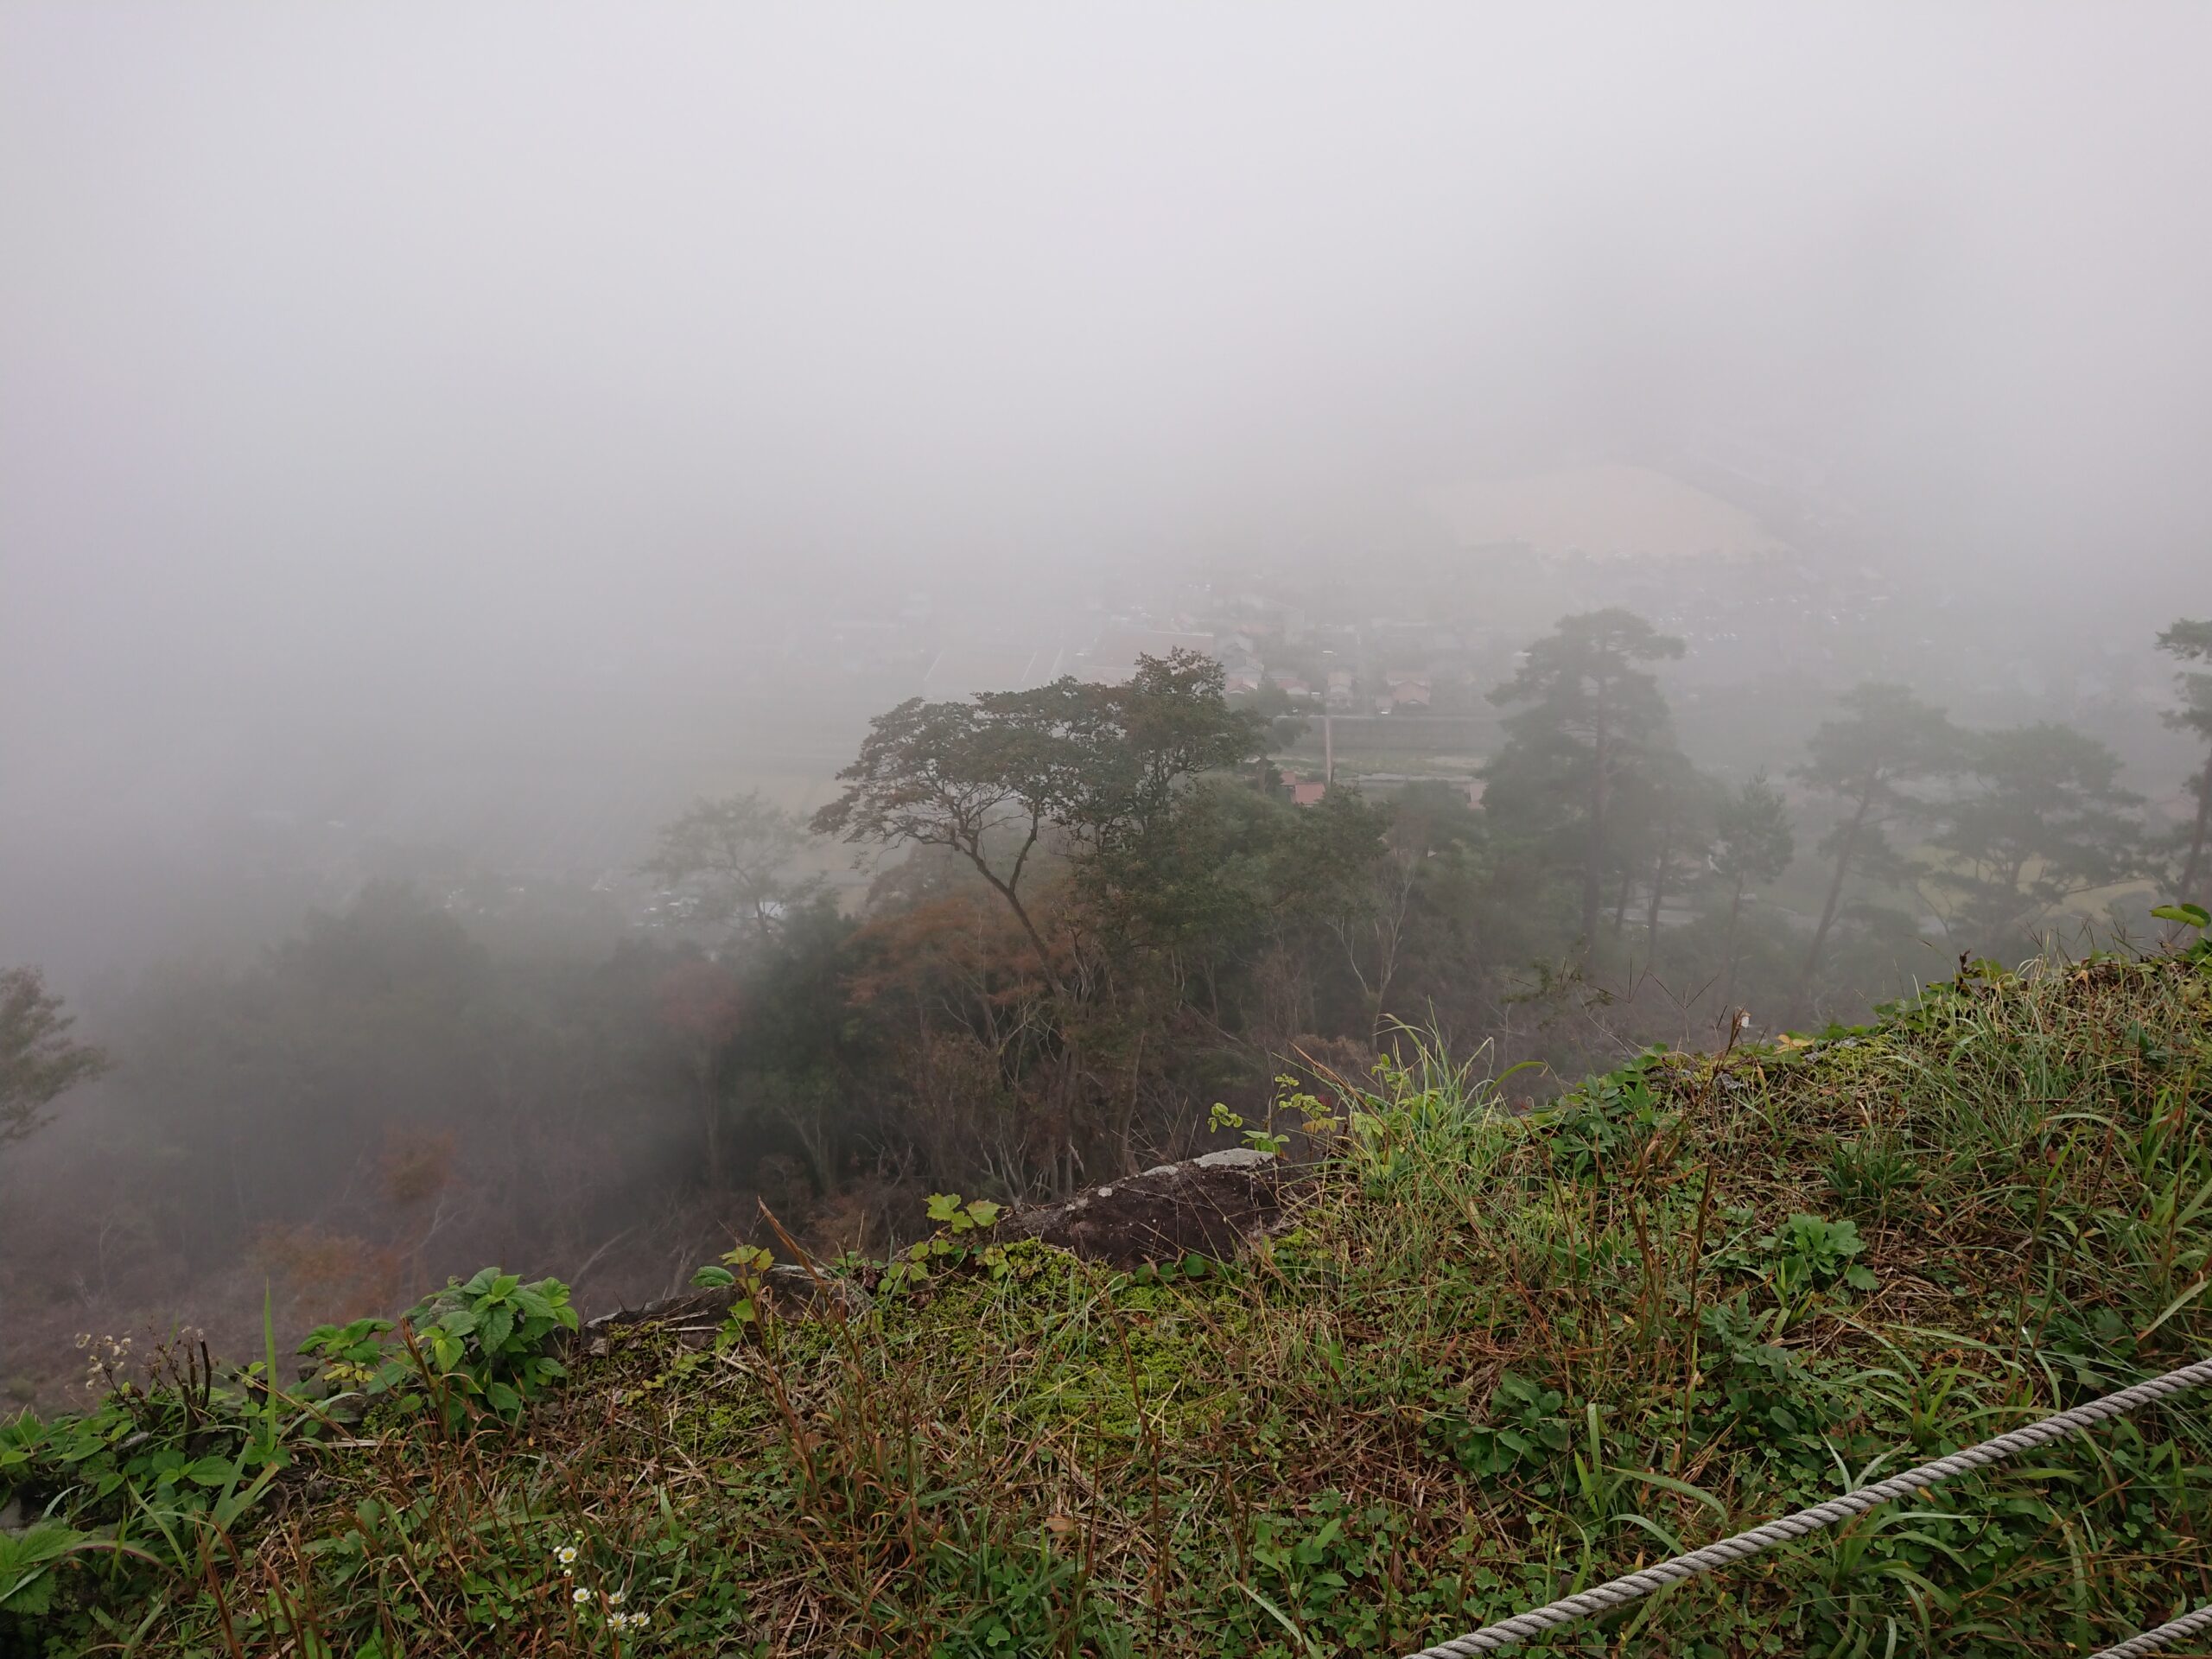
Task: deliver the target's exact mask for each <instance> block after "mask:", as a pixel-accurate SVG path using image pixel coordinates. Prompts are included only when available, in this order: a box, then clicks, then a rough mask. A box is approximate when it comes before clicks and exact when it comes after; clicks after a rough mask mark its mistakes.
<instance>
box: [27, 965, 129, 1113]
mask: <svg viewBox="0 0 2212 1659" xmlns="http://www.w3.org/2000/svg"><path fill="white" fill-rule="evenodd" d="M76 1023H77V1022H76V1018H75V1016H74V1015H73V1014H66V1013H64V1012H63V1011H62V1003H61V999H60V997H58V996H56V995H54V993H53V992H51V991H49V990H48V989H47V988H46V980H45V977H44V976H42V975H41V973H40V972H39V970H38V969H35V968H9V969H0V1147H4V1146H6V1145H8V1144H9V1143H10V1141H21V1140H22V1139H23V1137H24V1136H26V1135H29V1134H30V1133H31V1131H32V1130H34V1129H35V1128H38V1127H39V1126H40V1125H41V1124H42V1123H44V1122H47V1117H48V1114H47V1108H48V1107H49V1106H51V1105H52V1104H53V1103H54V1102H55V1101H57V1100H59V1099H60V1097H61V1096H63V1095H65V1094H67V1093H68V1092H69V1090H72V1089H74V1088H75V1087H76V1086H77V1085H78V1084H81V1083H89V1082H91V1081H92V1079H93V1078H94V1077H99V1075H100V1074H101V1073H102V1072H103V1071H106V1070H107V1069H108V1064H109V1062H108V1058H107V1056H106V1054H105V1053H104V1052H101V1051H100V1050H99V1049H98V1048H96V1047H94V1046H92V1045H91V1044H89V1043H81V1042H79V1041H78V1040H77V1039H75V1038H73V1036H71V1035H70V1033H71V1031H72V1030H73V1028H74V1027H75V1025H76Z"/></svg>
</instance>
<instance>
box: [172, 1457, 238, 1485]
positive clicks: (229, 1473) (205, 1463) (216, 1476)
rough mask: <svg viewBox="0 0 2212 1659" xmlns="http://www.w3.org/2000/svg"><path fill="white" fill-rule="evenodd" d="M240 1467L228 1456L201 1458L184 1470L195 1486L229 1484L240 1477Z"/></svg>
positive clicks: (186, 1476)
mask: <svg viewBox="0 0 2212 1659" xmlns="http://www.w3.org/2000/svg"><path fill="white" fill-rule="evenodd" d="M184 1475H185V1478H186V1479H188V1480H189V1481H191V1482H192V1483H193V1484H194V1485H195V1486H227V1485H229V1484H231V1483H232V1481H234V1480H236V1479H237V1478H238V1467H237V1465H234V1464H233V1463H232V1462H231V1460H230V1459H228V1458H201V1459H199V1460H198V1461H197V1462H195V1463H194V1464H193V1465H191V1466H190V1467H189V1468H188V1469H187V1470H186V1471H184Z"/></svg>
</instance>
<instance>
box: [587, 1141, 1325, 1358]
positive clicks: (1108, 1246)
mask: <svg viewBox="0 0 2212 1659" xmlns="http://www.w3.org/2000/svg"><path fill="white" fill-rule="evenodd" d="M1290 1173H1291V1172H1290V1171H1289V1170H1287V1168H1286V1166H1284V1165H1283V1164H1282V1163H1281V1162H1280V1161H1279V1160H1276V1159H1274V1158H1273V1157H1270V1156H1269V1155H1268V1154H1266V1153H1264V1152H1257V1151H1255V1150H1253V1149H1251V1148H1249V1147H1230V1149H1228V1150H1226V1151H1223V1152H1210V1153H1207V1154H1205V1156H1204V1157H1202V1158H1192V1159H1190V1160H1187V1161H1185V1162H1183V1163H1179V1164H1160V1165H1159V1166H1155V1167H1154V1168H1152V1169H1147V1170H1146V1171H1145V1172H1144V1173H1142V1174H1139V1175H1130V1176H1126V1177H1124V1178H1123V1179H1121V1180H1118V1181H1114V1182H1111V1183H1109V1184H1108V1185H1104V1186H1094V1187H1090V1188H1089V1189H1087V1190H1086V1191H1084V1192H1078V1193H1077V1194H1076V1195H1075V1196H1074V1197H1073V1198H1063V1199H1061V1200H1060V1201H1059V1202H1058V1203H1057V1204H1039V1205H1029V1206H1028V1207H1027V1208H1026V1209H1020V1210H1010V1211H1007V1213H1006V1214H1004V1215H1002V1216H1001V1217H999V1220H998V1224H997V1225H996V1226H995V1228H994V1229H993V1230H992V1231H991V1234H990V1236H991V1237H992V1238H994V1239H1000V1240H1012V1239H1017V1238H1037V1239H1042V1240H1043V1241H1044V1242H1045V1243H1047V1244H1057V1245H1058V1246H1059V1247H1060V1248H1061V1249H1065V1250H1071V1251H1072V1252H1074V1254H1076V1255H1079V1256H1082V1257H1084V1259H1085V1260H1086V1261H1091V1262H1109V1263H1111V1264H1112V1265H1113V1266H1115V1267H1117V1268H1136V1267H1141V1266H1142V1265H1143V1264H1144V1263H1146V1262H1175V1261H1180V1260H1181V1259H1182V1258H1183V1257H1184V1256H1186V1255H1202V1256H1205V1257H1206V1258H1208V1259H1209V1260H1211V1261H1216V1262H1225V1261H1228V1260H1229V1259H1230V1257H1232V1256H1234V1255H1236V1254H1237V1252H1238V1251H1240V1250H1241V1249H1243V1248H1244V1246H1245V1245H1246V1244H1248V1243H1249V1242H1250V1241H1251V1240H1253V1239H1254V1238H1256V1237H1258V1236H1260V1235H1261V1234H1262V1233H1267V1232H1271V1231H1273V1230H1274V1229H1275V1228H1276V1227H1278V1226H1280V1225H1281V1222H1282V1216H1283V1189H1284V1186H1285V1185H1286V1183H1287V1179H1289V1178H1290ZM766 1280H767V1287H768V1294H769V1295H770V1296H771V1297H772V1300H773V1301H774V1303H775V1306H776V1309H777V1311H778V1312H779V1313H782V1314H784V1315H785V1317H786V1318H792V1317H804V1316H805V1315H807V1314H809V1313H816V1312H818V1311H820V1309H821V1308H822V1306H823V1305H824V1303H825V1302H827V1301H829V1300H835V1301H836V1303H837V1304H838V1305H839V1306H841V1307H842V1308H843V1309H844V1310H845V1311H846V1312H847V1313H859V1312H862V1311H864V1310H865V1309H866V1308H867V1307H868V1294H867V1292H865V1291H864V1290H862V1289H861V1287H859V1286H858V1285H856V1284H855V1283H853V1282H852V1281H850V1280H849V1279H842V1278H830V1277H829V1276H828V1275H826V1274H825V1275H823V1276H820V1277H817V1275H815V1274H812V1273H810V1272H809V1271H808V1270H807V1269H806V1268H801V1267H793V1266H791V1265H789V1264H786V1263H779V1264H778V1265H777V1266H775V1267H772V1268H769V1269H768V1270H767V1273H766ZM742 1294H743V1293H742V1292H741V1290H739V1289H738V1288H737V1287H735V1286H730V1285H725V1286H720V1287H715V1288H714V1289H710V1290H695V1291H690V1292H687V1293H685V1294H683V1295H681V1296H671V1297H667V1298H665V1299H664V1300H660V1301H657V1302H647V1303H646V1304H645V1306H643V1307H636V1308H625V1309H623V1310H622V1311H621V1312H620V1313H607V1314H602V1315H601V1317H600V1318H598V1319H592V1320H590V1321H588V1323H586V1324H585V1325H584V1326H583V1328H582V1330H581V1331H579V1332H577V1333H576V1335H575V1337H574V1338H572V1339H571V1344H570V1345H571V1346H573V1347H575V1348H576V1349H579V1350H581V1351H583V1352H585V1353H594V1354H598V1353H605V1352H606V1351H607V1343H608V1338H610V1337H611V1336H612V1335H613V1332H616V1331H618V1330H620V1329H621V1328H622V1327H624V1326H626V1325H658V1327H660V1328H661V1330H662V1331H664V1332H668V1333H671V1334H673V1335H674V1336H676V1337H677V1338H678V1339H679V1340H681V1341H683V1343H685V1344H689V1345H690V1346H691V1347H694V1348H704V1347H707V1346H709V1345H710V1344H712V1343H713V1342H714V1339H715V1333H716V1332H719V1331H720V1330H721V1327H722V1322H723V1321H724V1320H725V1319H728V1317H729V1311H730V1309H731V1307H732V1306H734V1305H735V1304H736V1302H737V1301H738V1300H739V1299H740V1297H741V1295H742Z"/></svg>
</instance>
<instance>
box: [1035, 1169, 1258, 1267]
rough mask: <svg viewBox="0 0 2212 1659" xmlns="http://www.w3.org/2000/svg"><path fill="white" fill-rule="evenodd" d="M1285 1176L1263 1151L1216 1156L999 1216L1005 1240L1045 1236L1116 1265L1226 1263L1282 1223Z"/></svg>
mask: <svg viewBox="0 0 2212 1659" xmlns="http://www.w3.org/2000/svg"><path fill="white" fill-rule="evenodd" d="M1284 1175H1285V1171H1284V1168H1283V1166H1282V1165H1281V1163H1279V1162H1278V1161H1277V1160H1274V1158H1271V1157H1270V1156H1268V1154H1266V1153H1264V1152H1256V1151H1254V1150H1252V1149H1250V1148H1249V1147H1233V1148H1231V1149H1230V1150H1228V1151H1225V1152H1210V1153H1208V1154H1206V1155H1205V1157H1203V1158H1193V1159H1192V1160H1189V1161H1188V1162H1185V1163H1180V1164H1161V1165H1160V1166H1158V1167H1157V1168H1154V1169H1147V1170H1146V1171H1145V1172H1144V1173H1142V1174H1141V1175H1131V1176H1128V1177H1127V1178H1125V1179H1122V1180H1118V1181H1115V1182H1112V1183H1110V1184H1109V1185H1105V1186H1095V1187H1091V1188H1090V1189H1088V1190H1087V1191H1085V1192H1078V1193H1077V1194H1076V1195H1075V1196H1074V1197H1073V1198H1063V1199H1062V1200H1060V1201H1059V1202H1058V1204H1040V1205H1032V1206H1031V1207H1030V1208H1028V1209H1026V1210H1017V1211H1013V1212H1012V1213H1010V1214H1008V1215H1006V1216H1003V1217H1001V1218H1000V1220H999V1224H998V1236H1000V1237H1001V1238H1040V1239H1042V1240H1044V1241H1045V1243H1047V1244H1057V1245H1059V1246H1060V1247H1061V1248H1062V1249H1068V1250H1072V1251H1074V1252H1075V1254H1076V1255H1080V1256H1083V1257H1084V1258H1086V1259H1088V1260H1090V1261H1094V1262H1111V1263H1112V1264H1113V1265H1114V1266H1116V1267H1117V1268H1135V1267H1138V1266H1141V1265H1142V1264H1143V1263H1145V1262H1171V1261H1175V1260H1179V1258H1181V1257H1183V1256H1185V1255H1203V1256H1206V1257H1208V1258H1210V1259H1211V1260H1213V1261H1217V1262H1221V1261H1227V1260H1228V1259H1229V1258H1230V1257H1231V1256H1233V1255H1236V1253H1237V1252H1238V1250H1240V1249H1243V1247H1244V1245H1245V1244H1246V1243H1248V1242H1249V1241H1250V1240H1251V1239H1253V1238H1254V1237H1255V1236H1258V1235H1260V1234H1262V1233H1264V1232H1268V1231H1269V1230H1272V1229H1274V1227H1275V1226H1276V1225H1277V1224H1279V1223H1280V1222H1281V1217H1282V1186H1283V1180H1284Z"/></svg>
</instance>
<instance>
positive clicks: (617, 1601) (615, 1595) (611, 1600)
mask: <svg viewBox="0 0 2212 1659" xmlns="http://www.w3.org/2000/svg"><path fill="white" fill-rule="evenodd" d="M607 1605H608V1606H610V1607H620V1605H622V1592H620V1590H610V1591H608V1592H607Z"/></svg>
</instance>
